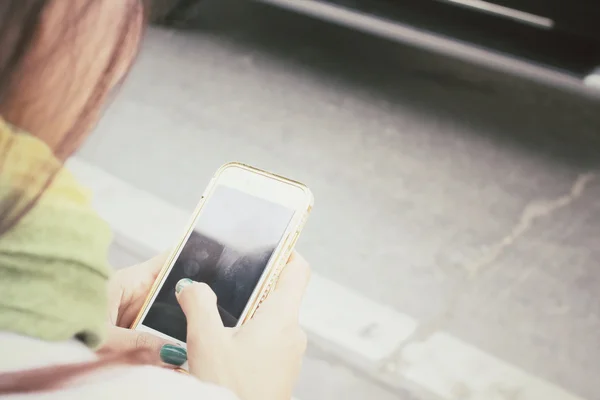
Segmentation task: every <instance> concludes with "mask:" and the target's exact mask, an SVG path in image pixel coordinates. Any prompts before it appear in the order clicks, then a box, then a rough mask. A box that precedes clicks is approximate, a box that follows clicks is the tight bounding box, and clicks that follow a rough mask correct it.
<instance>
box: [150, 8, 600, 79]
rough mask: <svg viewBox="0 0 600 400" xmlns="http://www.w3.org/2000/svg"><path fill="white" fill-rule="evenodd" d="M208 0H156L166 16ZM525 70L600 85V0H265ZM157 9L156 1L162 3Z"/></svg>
mask: <svg viewBox="0 0 600 400" xmlns="http://www.w3.org/2000/svg"><path fill="white" fill-rule="evenodd" d="M200 1H202V0H154V2H155V3H162V6H163V7H162V8H161V11H160V13H159V14H160V15H158V14H157V15H156V17H157V18H159V19H163V20H166V21H168V20H169V19H170V18H177V16H181V15H183V14H185V12H186V10H187V9H188V8H190V7H193V6H194V5H196V4H197V3H198V2H200ZM260 1H262V2H264V3H270V4H273V5H277V6H281V7H285V8H288V9H291V10H294V11H297V12H302V13H305V14H309V15H312V16H314V17H317V18H323V19H327V20H329V21H331V22H334V23H338V24H342V25H346V26H350V27H353V28H355V29H359V30H363V31H366V32H370V33H372V34H376V35H380V36H383V37H386V38H388V39H392V40H397V41H401V42H405V43H408V44H412V45H415V46H419V47H424V48H427V49H430V50H433V51H437V52H440V53H445V54H448V55H451V56H455V57H459V58H463V59H467V60H469V61H474V62H478V63H483V64H486V65H490V66H493V67H495V68H500V69H504V70H509V71H511V72H515V73H519V74H522V75H526V76H530V77H535V78H536V79H540V78H541V79H543V80H544V79H547V80H550V81H553V82H558V83H562V84H566V85H568V86H577V87H581V86H582V84H584V85H586V86H589V87H594V88H598V89H600V69H599V68H600V0H260ZM157 9H158V7H157Z"/></svg>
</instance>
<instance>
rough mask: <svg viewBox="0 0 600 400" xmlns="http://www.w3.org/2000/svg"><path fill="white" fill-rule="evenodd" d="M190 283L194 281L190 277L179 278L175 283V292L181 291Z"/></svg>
mask: <svg viewBox="0 0 600 400" xmlns="http://www.w3.org/2000/svg"><path fill="white" fill-rule="evenodd" d="M192 283H194V281H193V280H191V279H190V278H183V279H180V280H179V282H177V285H175V293H179V292H181V291H182V290H183V288H184V287H186V286H187V285H191V284H192Z"/></svg>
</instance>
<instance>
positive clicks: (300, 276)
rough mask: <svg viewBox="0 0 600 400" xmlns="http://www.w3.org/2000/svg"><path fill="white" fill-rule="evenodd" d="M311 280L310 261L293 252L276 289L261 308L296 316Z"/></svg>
mask: <svg viewBox="0 0 600 400" xmlns="http://www.w3.org/2000/svg"><path fill="white" fill-rule="evenodd" d="M309 280H310V266H309V264H308V262H307V261H306V260H305V259H304V258H303V257H302V256H301V255H300V254H298V253H293V254H292V257H290V260H289V261H288V263H287V265H286V266H285V267H284V268H283V270H282V271H281V275H280V276H279V280H278V281H277V284H276V286H275V290H274V291H273V293H271V295H269V297H268V298H267V299H266V300H265V302H264V303H263V305H262V306H261V308H260V309H266V310H267V312H274V313H279V314H283V315H290V316H292V317H294V318H296V317H297V315H298V313H299V312H300V306H301V304H302V298H303V297H304V293H305V292H306V286H307V285H308V281H309ZM260 309H259V311H260Z"/></svg>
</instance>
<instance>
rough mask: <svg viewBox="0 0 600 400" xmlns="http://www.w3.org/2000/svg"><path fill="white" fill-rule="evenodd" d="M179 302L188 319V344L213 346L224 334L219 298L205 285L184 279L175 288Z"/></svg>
mask: <svg viewBox="0 0 600 400" xmlns="http://www.w3.org/2000/svg"><path fill="white" fill-rule="evenodd" d="M175 291H176V293H177V300H178V301H179V304H180V305H181V308H182V310H183V312H184V314H185V318H186V319H187V325H188V330H187V344H188V347H189V346H194V345H199V346H204V345H208V346H211V345H212V344H214V343H215V340H219V339H220V338H221V336H222V334H223V322H222V321H221V317H220V315H219V311H218V309H217V296H216V295H215V293H214V292H213V291H212V289H211V288H210V287H209V286H208V285H207V284H205V283H199V282H194V281H192V280H191V279H188V278H184V279H181V280H180V281H179V282H177V286H176V287H175Z"/></svg>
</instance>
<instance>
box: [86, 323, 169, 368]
mask: <svg viewBox="0 0 600 400" xmlns="http://www.w3.org/2000/svg"><path fill="white" fill-rule="evenodd" d="M167 343H169V342H168V341H166V340H163V339H161V338H159V337H158V336H155V335H152V334H150V333H146V332H138V331H133V330H130V329H126V328H119V327H116V326H111V327H110V328H109V333H108V340H107V341H106V343H105V344H104V345H103V346H102V347H101V348H100V349H99V350H98V354H105V355H111V354H121V353H126V352H128V351H132V350H143V351H144V352H145V353H147V354H148V356H149V360H150V362H151V363H153V364H155V365H165V364H163V362H162V360H161V358H160V350H161V348H162V346H163V345H165V344H167Z"/></svg>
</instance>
